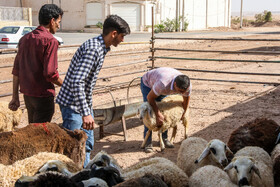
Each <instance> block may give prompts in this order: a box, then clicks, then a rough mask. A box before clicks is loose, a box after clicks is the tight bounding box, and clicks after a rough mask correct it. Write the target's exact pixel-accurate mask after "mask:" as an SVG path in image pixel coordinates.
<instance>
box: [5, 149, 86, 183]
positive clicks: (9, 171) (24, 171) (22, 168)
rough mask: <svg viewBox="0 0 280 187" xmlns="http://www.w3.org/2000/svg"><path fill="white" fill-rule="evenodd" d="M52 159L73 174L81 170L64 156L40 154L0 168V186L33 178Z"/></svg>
mask: <svg viewBox="0 0 280 187" xmlns="http://www.w3.org/2000/svg"><path fill="white" fill-rule="evenodd" d="M53 159H55V160H60V161H62V162H63V163H65V164H66V166H67V169H68V170H69V172H72V173H75V172H77V171H79V170H80V169H81V168H79V167H78V166H77V165H76V164H75V163H74V162H73V161H72V160H71V159H70V158H68V157H67V156H65V155H62V154H58V153H47V152H41V153H38V154H36V155H33V156H31V157H29V158H25V159H23V160H19V161H17V162H15V163H14V164H12V165H7V166H4V165H2V166H0V168H1V171H2V172H1V173H0V186H13V185H14V183H15V181H16V180H17V179H19V178H20V177H22V176H34V175H35V174H36V173H37V172H38V171H39V169H40V168H42V166H43V165H44V164H45V163H46V162H47V161H49V160H53Z"/></svg>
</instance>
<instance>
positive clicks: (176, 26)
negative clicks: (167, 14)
mask: <svg viewBox="0 0 280 187" xmlns="http://www.w3.org/2000/svg"><path fill="white" fill-rule="evenodd" d="M175 31H176V32H177V31H178V0H176V17H175Z"/></svg>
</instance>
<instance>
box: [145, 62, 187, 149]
mask: <svg viewBox="0 0 280 187" xmlns="http://www.w3.org/2000/svg"><path fill="white" fill-rule="evenodd" d="M191 89H192V85H191V83H190V79H189V77H188V76H186V75H183V74H182V73H181V72H179V71H178V70H175V69H173V68H169V67H161V68H158V69H154V70H151V71H149V72H147V73H145V74H144V75H143V77H142V78H141V92H142V95H143V100H144V102H146V101H148V102H149V104H150V105H151V106H152V108H153V110H154V112H155V114H156V122H157V125H158V126H162V124H163V121H164V116H163V115H162V114H161V112H160V111H159V109H158V107H157V104H156V101H161V100H162V99H163V98H164V97H166V95H171V94H181V95H182V96H183V99H184V101H183V109H184V113H183V114H182V118H183V116H184V115H185V113H186V111H187V109H188V106H189V101H190V93H191ZM148 130H149V129H148V128H147V127H146V126H144V138H145V136H146V133H147V131H148ZM167 133H168V131H165V132H164V133H163V134H162V137H163V141H164V144H165V147H166V148H173V147H174V146H173V145H172V144H171V142H170V141H169V140H168V139H167ZM145 152H146V153H150V152H153V146H152V134H151V135H150V136H149V138H148V140H147V143H146V145H145Z"/></svg>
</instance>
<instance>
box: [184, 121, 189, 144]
mask: <svg viewBox="0 0 280 187" xmlns="http://www.w3.org/2000/svg"><path fill="white" fill-rule="evenodd" d="M188 125H189V119H188V118H187V119H186V120H185V122H184V126H185V139H187V138H188Z"/></svg>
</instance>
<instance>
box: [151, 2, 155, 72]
mask: <svg viewBox="0 0 280 187" xmlns="http://www.w3.org/2000/svg"><path fill="white" fill-rule="evenodd" d="M154 35H155V33H154V7H153V6H152V38H151V43H152V48H151V52H152V58H151V60H152V69H154V66H155V59H154V56H155V46H154V44H155V36H154Z"/></svg>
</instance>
